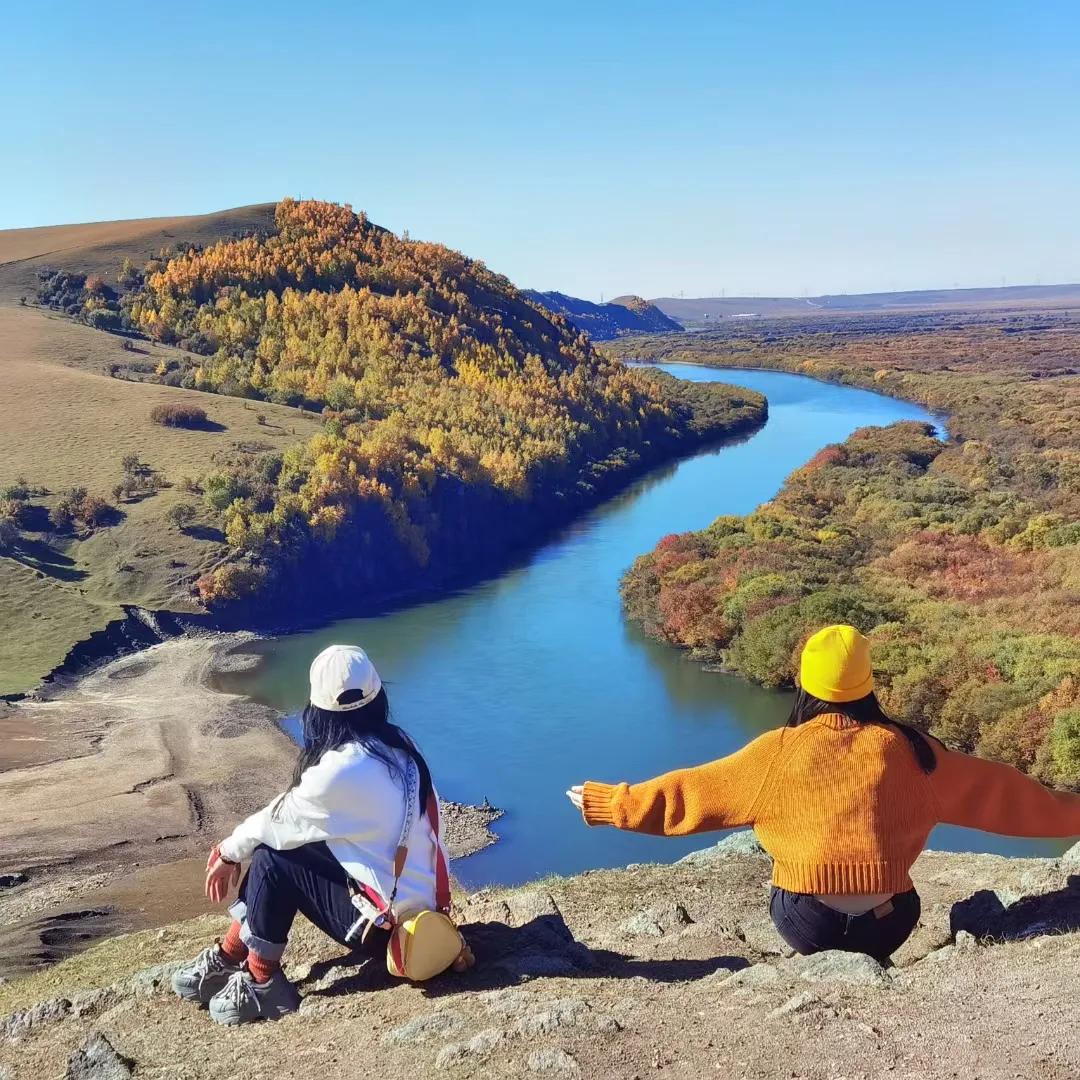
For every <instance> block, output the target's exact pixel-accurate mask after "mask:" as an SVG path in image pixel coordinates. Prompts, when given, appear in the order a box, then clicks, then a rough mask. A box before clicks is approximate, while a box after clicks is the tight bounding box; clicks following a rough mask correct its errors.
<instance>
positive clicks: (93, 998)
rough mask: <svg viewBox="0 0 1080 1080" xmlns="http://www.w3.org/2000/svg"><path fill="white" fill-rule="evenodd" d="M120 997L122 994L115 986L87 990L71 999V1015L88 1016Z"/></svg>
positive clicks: (105, 1007)
mask: <svg viewBox="0 0 1080 1080" xmlns="http://www.w3.org/2000/svg"><path fill="white" fill-rule="evenodd" d="M122 997H123V994H122V993H121V991H120V988H119V987H117V986H103V987H100V988H99V989H97V990H87V991H86V992H85V993H82V994H77V995H76V996H75V997H73V998H72V999H71V1015H72V1016H88V1015H90V1014H91V1013H98V1012H103V1011H104V1010H105V1009H107V1008H109V1006H110V1005H114V1004H116V1002H117V1001H119V1000H120V999H121V998H122Z"/></svg>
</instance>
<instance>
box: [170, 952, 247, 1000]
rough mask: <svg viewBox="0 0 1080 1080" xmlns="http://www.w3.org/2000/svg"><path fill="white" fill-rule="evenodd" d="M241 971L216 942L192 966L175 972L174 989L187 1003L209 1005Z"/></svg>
mask: <svg viewBox="0 0 1080 1080" xmlns="http://www.w3.org/2000/svg"><path fill="white" fill-rule="evenodd" d="M239 970H240V965H239V964H234V963H232V961H231V960H227V959H226V958H225V954H224V953H222V951H221V946H220V945H219V944H217V943H216V942H215V943H214V944H213V945H211V946H210V948H209V949H203V951H202V952H201V953H199V955H198V956H196V957H195V959H194V960H192V961H191V963H190V964H185V965H184V966H183V967H182V968H179V969H177V970H176V971H174V972H173V977H172V988H173V990H174V991H175V992H176V993H177V994H178V995H179V996H180V997H182V998H183V999H184V1000H185V1001H198V1002H200V1003H202V1004H203V1005H208V1004H209V1003H210V999H211V998H212V997H213V996H214V995H215V994H216V993H217V992H218V991H219V990H224V989H225V984H226V983H227V982H228V981H229V979H230V977H231V976H233V975H235V974H236V972H238V971H239Z"/></svg>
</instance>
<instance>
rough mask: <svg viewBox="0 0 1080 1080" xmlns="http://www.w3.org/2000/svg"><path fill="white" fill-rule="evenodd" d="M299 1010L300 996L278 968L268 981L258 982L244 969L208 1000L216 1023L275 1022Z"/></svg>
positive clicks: (212, 1018) (211, 1014)
mask: <svg viewBox="0 0 1080 1080" xmlns="http://www.w3.org/2000/svg"><path fill="white" fill-rule="evenodd" d="M299 1008H300V995H299V994H298V993H297V992H296V987H294V986H293V984H292V983H291V982H289V980H288V979H286V978H285V975H284V973H283V972H282V971H281V970H280V969H279V970H277V971H275V972H274V974H273V976H272V978H270V979H269V980H268V981H267V982H264V983H257V982H256V981H255V980H254V979H253V978H252V977H251V973H250V972H249V971H247V970H243V971H238V972H236V974H235V975H232V976H231V977H230V978H229V981H228V982H227V983H226V984H225V988H224V989H223V990H219V991H218V993H216V994H215V995H214V997H213V998H212V999H211V1001H210V1019H211V1020H213V1021H214V1022H215V1023H217V1024H229V1025H230V1026H231V1025H233V1024H247V1023H250V1022H251V1021H252V1020H277V1019H279V1018H280V1017H282V1016H285V1015H286V1014H287V1013H291V1012H296V1010H297V1009H299Z"/></svg>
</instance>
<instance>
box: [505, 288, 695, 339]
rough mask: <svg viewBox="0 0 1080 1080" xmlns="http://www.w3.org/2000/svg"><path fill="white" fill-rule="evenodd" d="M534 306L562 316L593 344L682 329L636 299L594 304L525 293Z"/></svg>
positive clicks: (556, 294) (550, 294)
mask: <svg viewBox="0 0 1080 1080" xmlns="http://www.w3.org/2000/svg"><path fill="white" fill-rule="evenodd" d="M525 295H526V296H528V297H529V298H530V299H531V300H534V301H535V302H536V303H538V304H540V305H542V306H543V307H545V308H547V309H548V311H553V312H555V313H556V314H557V315H562V316H564V317H565V318H566V319H568V320H569V321H570V322H571V323H573V325H574V326H576V327H577V328H578V329H579V330H584V331H585V332H586V333H587V334H588V335H589V336H590V337H591V338H592V339H593V340H594V341H609V340H610V339H611V338H616V337H621V336H622V335H623V334H662V333H665V332H668V331H671V332H675V331H679V330H681V329H682V326H680V325H679V323H677V322H676V321H675V320H674V319H669V318H668V317H667V316H666V315H665V314H664V313H663V312H662V311H661V310H660V309H659V308H657V307H655V306H654V305H653V304H650V303H649V302H648V300H643V299H642V298H641V297H640V296H617V297H615V299H614V300H610V301H608V302H607V303H606V304H594V303H592V302H591V301H589V300H581V299H579V298H578V297H576V296H567V295H566V293H561V292H536V291H535V290H533V289H529V290H526V292H525Z"/></svg>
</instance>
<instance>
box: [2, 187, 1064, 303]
mask: <svg viewBox="0 0 1080 1080" xmlns="http://www.w3.org/2000/svg"><path fill="white" fill-rule="evenodd" d="M300 197H302V196H293V198H300ZM281 198H286V196H281ZM280 201H281V199H263V200H253V201H249V202H244V203H237V204H236V206H222V207H217V208H215V209H213V210H195V211H190V212H187V211H185V212H183V213H153V214H144V215H140V216H138V217H117V218H96V219H93V220H80V221H52V222H48V223H47V224H35V225H11V226H4V227H3V228H0V232H16V231H21V230H29V229H56V228H64V227H73V226H77V225H100V224H107V223H109V222H114V221H116V222H120V221H152V220H155V219H159V218H176V217H206V216H210V215H213V214H218V213H225V212H227V211H229V210H236V209H240V208H242V207H245V206H264V205H271V204H273V203H276V202H280ZM329 201H331V202H338V203H350V200H348V199H331V200H329ZM350 205H352V207H353V209H354V210H356V211H357V212H360V211H362V210H363V209H364V208H363V207H362V206H357V205H356V204H355V203H350ZM365 212H366V211H365ZM368 218H369V219H370V220H371V221H372V222H373V223H374V224H376V225H384V223H383V222H381V221H377V220H376V219H375V217H374V216H373V215H371V214H368ZM384 227H388V226H385V225H384ZM403 231H404V232H408V231H409V230H408V229H405V230H403ZM410 235H411V234H410ZM412 238H413V239H414V240H425V241H428V242H432V243H445V241H442V240H439V239H438V238H437V237H431V236H427V237H418V236H413V237H412ZM448 246H449V245H448ZM458 250H461V249H458ZM462 254H464V255H466V256H468V257H469V258H471V259H475V260H478V261H480V262H483V263H484V264H485V265H487V266H488V267H489V268H490V269H492V270H494V271H495V272H496V273H505V271H503V270H501V269H500V268H499V267H497V266H492V265H491V263H490V262H489V261H488V260H487V259H485V258H484V257H483V255H482V254H477V253H475V252H470V251H463V252H462ZM506 276H507V277H510V280H511V281H512V282H513V283H514V285H516V286H517V287H518V288H519V289H522V290H527V291H532V292H540V293H544V292H559V293H563V294H565V295H567V296H575V297H577V298H578V299H581V300H589V301H591V302H593V303H597V304H605V303H611V302H612V301H613V300H616V299H618V298H619V297H620V296H640V297H642V298H643V299H645V300H648V301H650V302H653V301H656V300H680V301H692V300H728V301H733V300H804V299H814V298H817V297H822V296H874V295H879V294H881V295H888V294H892V293H920V292H964V291H966V290H975V289H980V290H981V289H1055V288H1073V287H1076V288H1080V275H1078V276H1077V280H1075V281H1047V282H1043V281H1009V280H1006V281H1005V282H1004V283H1003V282H1001V281H1000V280H998V281H997V282H996V283H986V284H978V285H965V284H952V285H915V286H907V287H904V286H901V287H896V288H879V289H875V288H870V289H857V290H853V289H842V290H837V291H832V292H829V291H825V292H817V293H783V292H775V291H774V292H757V293H749V292H732V291H730V290H726V291H725V292H723V293H699V294H698V295H685V290H680V291H679V292H667V293H656V294H655V295H653V296H649V295H647V294H645V293H643V292H641V291H640V290H632V291H624V292H609V291H608V290H602V291H601V292H599V293H595V294H593V295H591V296H590V295H588V294H586V293H574V292H571V291H570V290H568V289H565V288H562V287H561V286H552V287H550V288H538V287H537V286H535V285H530V284H528V283H527V282H521V281H516V280H515V279H514V278H513V277H511V276H510V275H509V274H507V275H506Z"/></svg>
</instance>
